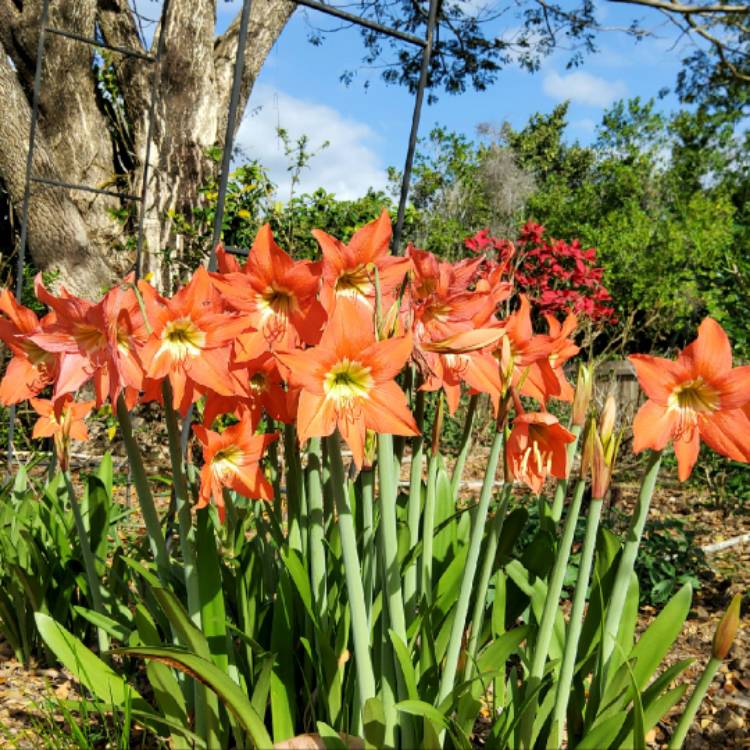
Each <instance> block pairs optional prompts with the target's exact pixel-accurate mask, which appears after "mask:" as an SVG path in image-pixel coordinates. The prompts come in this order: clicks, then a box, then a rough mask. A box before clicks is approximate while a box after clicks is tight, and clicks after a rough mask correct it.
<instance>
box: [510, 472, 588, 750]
mask: <svg viewBox="0 0 750 750" xmlns="http://www.w3.org/2000/svg"><path fill="white" fill-rule="evenodd" d="M585 489H586V483H585V482H584V481H583V480H582V479H579V480H578V482H577V484H576V487H575V491H574V492H573V499H572V500H571V501H570V506H569V508H568V515H567V518H566V520H565V528H564V529H563V535H562V539H561V540H560V546H559V548H558V551H557V557H556V558H555V564H554V566H553V568H552V573H551V574H550V578H549V582H548V584H547V597H546V599H545V600H544V610H543V611H542V619H541V622H540V623H539V630H538V631H537V635H536V639H535V641H534V645H533V654H532V659H531V667H530V669H529V676H528V680H527V688H526V690H527V695H532V694H533V693H534V691H535V690H536V688H537V687H538V686H539V683H540V682H541V680H542V677H543V676H544V666H545V664H546V663H547V656H548V654H549V647H550V643H551V642H552V631H553V629H554V626H555V618H556V617H557V613H558V611H559V606H560V594H561V593H562V587H563V581H564V580H565V571H566V569H567V567H568V559H569V558H570V549H571V546H572V545H573V536H574V534H575V530H576V524H577V522H578V514H579V512H580V509H581V501H582V499H583V492H584V490H585ZM534 709H535V702H533V701H532V703H531V705H530V706H529V707H528V708H527V709H526V711H525V712H524V714H523V717H522V719H521V744H522V746H523V747H527V748H528V747H531V732H532V729H533V725H534V717H535V713H536V712H535V710H534Z"/></svg>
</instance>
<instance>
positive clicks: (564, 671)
mask: <svg viewBox="0 0 750 750" xmlns="http://www.w3.org/2000/svg"><path fill="white" fill-rule="evenodd" d="M615 415H616V405H615V401H614V398H612V397H610V398H608V399H607V403H606V404H605V407H604V410H603V412H602V415H601V418H600V422H599V430H598V431H597V428H596V425H595V423H594V421H593V420H592V421H591V422H590V423H589V426H588V429H587V431H586V435H585V436H584V443H583V445H584V448H583V457H582V461H581V476H582V477H584V478H585V477H586V476H588V475H591V476H592V489H591V504H590V505H589V511H588V515H587V518H586V531H585V534H584V538H583V547H582V549H581V562H580V565H579V567H578V578H577V580H576V588H575V593H574V594H573V604H572V608H571V612H570V623H569V625H568V632H567V635H566V638H565V652H564V654H563V661H562V666H561V668H560V677H559V680H558V684H557V695H556V697H555V706H554V709H553V712H552V727H553V731H555V729H556V731H557V732H558V733H559V734H558V737H559V736H561V734H562V731H563V727H564V725H565V716H566V712H567V708H568V700H569V698H570V689H571V685H572V683H573V674H574V672H575V664H576V658H577V656H578V641H579V639H580V637H581V629H582V628H583V617H584V609H585V608H586V594H587V592H588V587H589V579H590V577H591V568H592V565H593V560H594V552H595V550H596V535H597V532H598V530H599V521H600V519H601V514H602V505H603V504H604V503H603V500H604V498H605V496H606V494H607V491H608V490H609V483H610V480H611V478H612V467H613V466H614V463H615V460H616V457H617V450H618V448H619V445H620V439H621V437H622V433H621V432H620V433H617V434H616V433H615V432H614V421H615ZM552 742H553V745H554V746H556V745H557V737H555V738H553V739H552Z"/></svg>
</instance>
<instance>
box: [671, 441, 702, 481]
mask: <svg viewBox="0 0 750 750" xmlns="http://www.w3.org/2000/svg"><path fill="white" fill-rule="evenodd" d="M700 447H701V441H700V436H699V434H698V430H691V431H690V434H686V435H684V436H682V437H680V438H679V439H678V440H675V441H674V453H675V456H677V476H678V477H679V480H680V481H681V482H684V481H685V480H686V479H687V478H688V477H689V476H690V474H691V473H692V471H693V466H695V462H696V461H697V460H698V450H699V449H700Z"/></svg>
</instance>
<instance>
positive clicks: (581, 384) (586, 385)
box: [550, 364, 594, 523]
mask: <svg viewBox="0 0 750 750" xmlns="http://www.w3.org/2000/svg"><path fill="white" fill-rule="evenodd" d="M593 382H594V367H593V365H584V364H580V365H579V367H578V381H577V383H576V392H575V397H574V398H573V407H572V409H571V414H570V431H571V432H572V433H573V435H574V436H575V440H574V441H573V442H572V443H568V448H567V451H568V467H569V468H570V467H571V466H572V464H573V458H574V457H575V455H576V450H578V439H579V437H580V435H581V431H582V430H583V426H584V425H585V424H586V414H587V413H588V410H589V404H590V403H591V394H592V389H593ZM567 492H568V480H567V479H559V480H558V481H557V486H556V487H555V497H554V499H553V501H552V509H551V511H550V516H551V518H552V520H553V522H554V523H557V522H558V521H559V520H560V518H562V511H563V506H564V505H565V496H566V494H567Z"/></svg>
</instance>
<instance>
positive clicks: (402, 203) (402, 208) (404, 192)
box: [393, 0, 438, 255]
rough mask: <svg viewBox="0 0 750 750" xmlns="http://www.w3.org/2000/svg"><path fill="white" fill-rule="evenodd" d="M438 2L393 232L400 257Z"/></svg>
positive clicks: (430, 20) (434, 6)
mask: <svg viewBox="0 0 750 750" xmlns="http://www.w3.org/2000/svg"><path fill="white" fill-rule="evenodd" d="M437 9H438V0H430V15H429V17H428V19H427V44H426V45H425V48H424V51H423V52H422V68H421V69H420V71H419V85H418V86H417V96H416V99H415V100H414V114H413V116H412V119H411V132H410V133H409V147H408V148H407V150H406V163H405V164H404V174H403V177H402V178H401V196H400V198H399V201H398V218H397V219H396V228H395V230H394V232H393V254H394V255H398V254H399V251H400V249H401V248H400V245H401V233H402V231H403V229H404V214H405V213H406V199H407V197H408V195H409V183H410V182H411V169H412V166H413V164H414V151H415V150H416V147H417V132H418V131H419V118H420V117H421V115H422V100H423V99H424V90H425V88H426V86H427V75H428V73H429V72H430V60H431V59H432V42H433V38H434V36H435V25H436V23H437Z"/></svg>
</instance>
